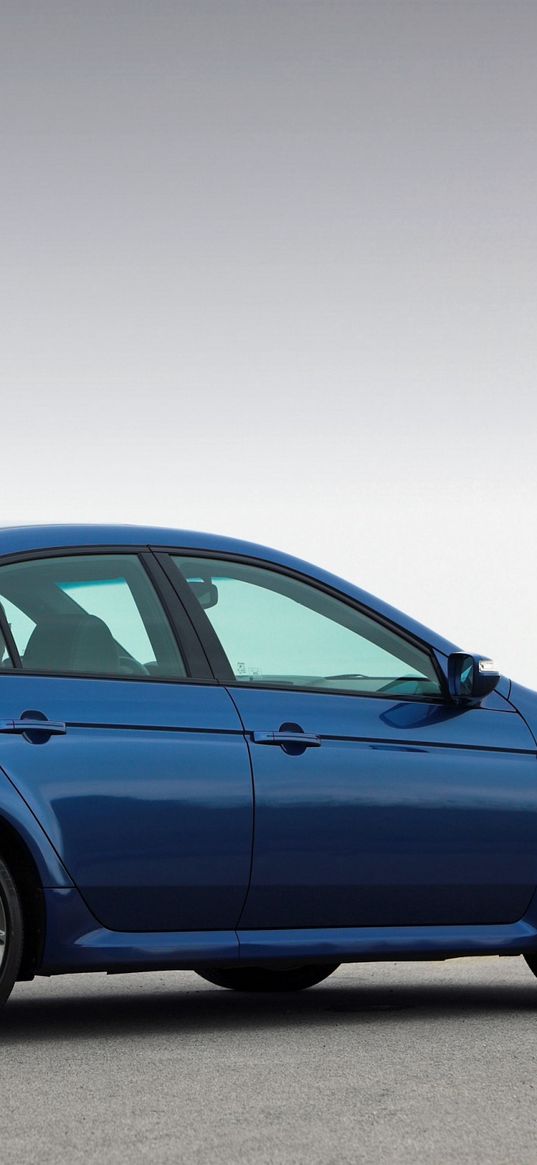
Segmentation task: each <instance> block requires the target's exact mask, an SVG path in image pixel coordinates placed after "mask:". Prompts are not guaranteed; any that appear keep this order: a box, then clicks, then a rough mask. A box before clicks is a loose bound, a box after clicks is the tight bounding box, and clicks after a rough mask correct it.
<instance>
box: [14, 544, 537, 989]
mask: <svg viewBox="0 0 537 1165" xmlns="http://www.w3.org/2000/svg"><path fill="white" fill-rule="evenodd" d="M106 547H114V548H117V547H124V548H129V547H136V548H150V547H153V548H161V549H165V548H169V549H192V550H196V551H200V550H205V551H207V552H208V553H211V554H218V553H226V554H232V555H233V554H235V555H240V556H247V557H249V558H253V559H258V560H260V561H265V562H270V563H272V564H274V565H275V566H282V567H285V568H288V569H291V570H294V571H298V572H299V573H300V574H302V575H304V576H305V577H309V578H311V579H312V580H313V581H315V582H316V583H317V584H319V585H321V586H328V587H330V588H332V589H334V590H336V591H338V592H339V593H340V595H341V596H343V597H345V596H347V597H348V598H349V599H350V600H354V601H358V602H360V603H361V604H362V605H363V606H365V607H367V608H368V609H369V610H370V611H371V612H372V613H373V615H375V614H376V615H378V616H379V617H380V618H382V619H385V620H386V619H387V620H389V621H390V622H392V623H393V624H394V625H396V626H397V627H399V628H400V629H401V630H402V631H403V632H404V633H406V634H407V635H409V636H413V637H415V638H417V639H419V640H420V641H422V642H423V643H425V644H427V645H428V646H429V648H430V650H431V651H432V652H433V653H434V655H435V658H436V660H437V663H438V665H439V667H440V669H441V671H442V672H443V673H444V675H445V674H446V670H447V658H448V655H449V654H450V653H451V652H452V651H455V650H457V646H456V645H455V644H453V643H451V642H450V641H449V640H447V639H444V638H443V637H442V636H440V635H438V634H437V633H436V632H434V631H430V630H429V629H428V628H426V627H424V626H423V625H422V624H421V623H419V622H417V621H416V620H414V619H412V618H410V617H409V616H407V615H404V614H403V613H402V612H400V611H397V610H395V609H394V608H393V607H391V606H389V605H388V604H386V603H383V602H382V601H381V600H379V599H376V598H375V597H374V596H372V595H370V594H368V593H367V592H365V591H363V590H361V589H360V588H358V587H355V586H353V585H352V584H350V583H347V582H345V581H344V580H342V579H339V578H337V577H336V576H334V575H331V574H329V573H328V572H326V571H324V570H320V569H318V568H316V567H312V566H311V565H310V564H308V563H304V562H302V561H301V560H299V559H295V558H293V557H292V556H289V555H286V554H281V553H279V552H276V551H271V550H268V549H266V548H265V547H263V546H258V545H256V544H251V543H245V542H241V541H238V540H234V539H227V538H222V537H217V536H213V535H205V534H199V533H192V532H189V531H181V530H179V531H177V530H167V529H160V528H158V527H151V528H148V527H141V528H138V527H129V526H49V527H18V528H16V527H13V528H10V529H5V530H0V570H1V558H2V556H6V557H7V556H11V555H18V554H23V553H27V552H30V553H32V552H35V553H36V554H39V552H40V551H41V550H49V549H52V550H64V549H65V550H68V549H69V548H78V549H82V548H88V549H90V548H106ZM205 646H206V649H207V645H205ZM28 709H38V710H40V711H41V712H42V713H44V714H45V715H46V716H47V717H48V718H49V719H50V720H53V721H58V722H65V724H66V733H65V735H63V736H57V737H50V738H49V739H48V740H46V742H45V743H42V744H36V743H35V742H34V743H32V742H31V741H29V740H28V739H26V738H25V737H24V736H22V735H20V734H19V735H10V734H9V733H7V734H4V733H0V827H1V823H2V820H4V821H5V822H6V823H7V824H8V825H9V826H10V827H11V828H12V829H14V830H15V831H17V832H18V834H19V835H20V838H21V840H22V841H23V842H24V844H25V845H26V846H27V848H28V850H29V851H30V853H31V854H32V857H33V859H34V861H35V864H36V867H37V871H38V875H39V880H40V884H41V887H42V888H43V896H44V902H45V912H46V936H45V944H44V949H43V952H42V955H41V960H40V963H39V967H38V970H40V971H41V972H42V973H45V974H49V973H60V972H63V971H85V970H97V969H100V970H103V969H104V970H110V971H115V970H128V969H132V970H134V969H144V968H145V969H155V968H166V967H169V968H179V967H195V966H202V965H211V964H214V965H225V964H231V965H232V964H234V963H238V962H239V961H242V962H243V963H252V962H253V963H255V962H256V961H260V960H262V961H265V960H269V961H270V960H272V959H275V960H278V959H281V960H282V961H285V960H290V959H291V960H293V961H300V960H302V959H303V960H304V961H307V962H311V961H319V962H323V961H325V962H331V961H352V960H361V959H383V958H428V957H429V958H434V957H448V956H449V955H462V954H490V953H503V954H517V953H520V952H537V896H536V888H537V693H535V692H532V691H529V690H528V689H524V688H522V687H520V686H519V685H517V684H511V682H510V681H509V680H508V679H506V678H505V677H502V679H501V680H500V683H499V684H498V686H497V689H496V691H494V692H493V693H492V694H491V695H489V696H488V697H487V698H486V699H485V700H483V701H482V703H481V705H480V706H479V707H474V708H468V707H467V708H461V707H460V706H456V705H454V704H453V703H450V702H449V701H448V699H447V698H446V700H445V701H442V700H438V699H436V700H427V699H426V698H424V699H421V700H420V699H406V700H402V699H397V698H394V696H389V697H388V696H386V697H380V696H371V697H369V696H357V695H350V694H349V695H340V694H336V693H331V692H319V693H317V692H307V691H299V690H294V691H293V690H292V689H289V688H288V689H281V690H278V689H276V688H272V689H267V688H263V687H259V688H255V687H254V686H253V685H252V686H248V687H246V686H242V685H241V684H235V685H230V686H229V689H226V688H225V687H224V686H223V685H221V684H218V683H216V682H214V683H210V682H201V677H200V678H199V680H198V682H195V681H192V682H187V681H177V682H158V681H155V680H154V679H153V680H151V681H150V682H149V681H148V682H145V681H144V680H143V678H138V677H137V678H136V680H131V681H129V680H121V679H99V678H93V679H92V678H76V677H71V678H65V677H60V676H45V675H31V674H29V673H26V674H25V673H24V672H19V673H18V674H17V672H16V671H9V670H4V671H1V672H0V721H10V720H17V719H19V718H20V717H21V715H22V713H23V712H24V711H26V710H28ZM287 723H294V724H298V725H300V727H301V728H302V729H303V730H304V732H305V733H310V734H312V736H318V737H319V738H320V741H321V743H320V746H319V747H315V748H311V749H307V750H306V751H304V752H302V753H299V754H298V755H296V754H295V755H289V754H288V753H286V752H285V751H284V750H283V749H282V748H281V747H266V746H265V745H262V744H257V743H255V742H254V737H253V734H254V733H259V732H265V733H271V732H275V731H278V730H279V729H280V728H281V726H282V724H287Z"/></svg>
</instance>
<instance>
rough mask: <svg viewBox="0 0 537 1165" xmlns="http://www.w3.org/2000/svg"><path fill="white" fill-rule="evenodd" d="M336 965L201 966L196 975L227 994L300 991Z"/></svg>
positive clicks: (316, 981)
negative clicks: (228, 991) (225, 990)
mask: <svg viewBox="0 0 537 1165" xmlns="http://www.w3.org/2000/svg"><path fill="white" fill-rule="evenodd" d="M338 967H339V963H325V964H324V965H321V964H319V965H317V966H316V965H311V964H304V965H303V966H301V967H280V968H272V967H204V968H203V971H200V970H196V974H197V975H199V976H200V977H201V978H202V979H206V980H207V982H208V983H214V984H215V985H216V987H228V988H229V989H230V991H304V989H305V988H306V987H314V986H315V984H316V983H322V981H323V979H327V978H328V976H329V975H332V973H333V972H334V971H337V968H338Z"/></svg>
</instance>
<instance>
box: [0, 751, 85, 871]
mask: <svg viewBox="0 0 537 1165" xmlns="http://www.w3.org/2000/svg"><path fill="white" fill-rule="evenodd" d="M2 819H3V820H4V821H6V822H7V823H8V824H9V825H10V826H11V827H12V829H14V830H15V831H16V833H18V835H19V837H20V838H21V840H22V841H23V842H24V843H25V845H26V847H27V849H28V850H29V851H30V853H31V855H32V857H33V859H34V862H35V864H36V867H37V871H38V874H39V877H40V880H41V885H42V886H43V888H45V889H46V888H48V887H51V888H57V887H63V886H72V885H73V882H72V880H71V878H70V877H69V874H68V873H67V870H66V869H65V867H64V865H63V864H62V862H61V860H60V858H59V857H58V854H57V853H56V850H55V849H54V846H53V845H52V844H51V842H50V841H49V839H48V837H47V835H46V833H45V832H44V830H43V829H42V828H41V826H40V824H39V822H38V820H37V818H36V817H34V814H33V813H32V811H31V809H29V808H28V805H27V804H26V801H25V800H24V798H23V797H21V795H20V793H19V792H18V791H17V789H16V788H15V786H14V785H12V783H11V781H10V779H9V777H8V776H7V774H6V773H5V772H4V770H3V769H2V768H0V822H1V820H2Z"/></svg>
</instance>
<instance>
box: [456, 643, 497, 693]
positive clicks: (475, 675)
mask: <svg viewBox="0 0 537 1165" xmlns="http://www.w3.org/2000/svg"><path fill="white" fill-rule="evenodd" d="M499 678H500V673H499V671H497V669H496V664H494V663H493V662H492V660H491V659H487V658H486V657H485V656H483V655H465V653H464V652H463V651H454V652H453V653H452V654H451V655H450V656H449V658H448V687H449V694H450V696H451V699H452V700H454V701H455V703H456V704H479V703H480V702H481V700H483V699H484V698H485V696H488V695H489V693H490V692H493V691H494V689H495V687H496V685H497V683H498V680H499Z"/></svg>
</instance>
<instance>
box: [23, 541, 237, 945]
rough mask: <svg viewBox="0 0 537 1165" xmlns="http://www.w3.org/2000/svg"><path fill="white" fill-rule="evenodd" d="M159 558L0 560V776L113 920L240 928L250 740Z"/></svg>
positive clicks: (66, 555) (88, 555)
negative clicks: (155, 560)
mask: <svg viewBox="0 0 537 1165" xmlns="http://www.w3.org/2000/svg"><path fill="white" fill-rule="evenodd" d="M151 562H152V560H151V556H150V555H148V554H145V555H138V554H136V553H133V552H130V553H127V552H123V553H121V552H119V551H118V552H114V553H112V552H107V553H97V552H87V551H86V552H84V553H75V552H73V551H64V552H63V553H61V554H58V553H55V554H54V555H51V554H49V555H46V554H45V555H41V556H38V555H34V556H33V557H30V558H29V557H28V556H27V557H26V558H25V559H23V560H17V561H11V562H9V563H5V562H4V563H3V564H0V604H1V606H0V629H2V631H3V638H4V641H5V649H4V653H3V658H2V662H1V665H0V769H1V770H2V772H0V780H9V781H11V782H12V784H13V785H14V786H15V787H16V788H17V789H18V791H19V793H20V794H21V796H22V797H23V798H24V800H25V801H26V803H27V804H28V805H29V806H30V809H31V810H32V812H33V813H34V814H35V816H36V817H37V818H38V820H39V821H40V823H41V825H42V826H43V828H44V829H45V831H46V833H47V834H48V837H49V838H50V840H51V842H52V843H53V845H54V846H55V848H56V850H57V852H58V854H59V855H60V857H61V859H62V861H63V863H64V865H65V867H66V868H67V871H68V873H69V874H70V876H71V878H72V879H73V881H74V883H75V884H76V886H77V887H78V888H79V890H80V892H81V893H82V895H83V896H84V899H85V900H86V903H87V905H88V906H89V908H90V910H91V911H92V912H93V913H94V915H95V917H96V918H97V919H98V920H99V921H100V922H101V923H102V924H103V925H105V926H107V927H110V928H113V929H118V930H132V931H144V930H145V931H151V930H190V929H197V930H210V929H228V928H233V927H234V926H235V924H236V923H237V920H238V918H239V915H240V912H241V908H242V906H243V903H244V899H245V895H246V891H247V887H248V878H249V871H250V859H251V842H252V787H251V773H250V764H249V759H248V752H247V748H246V744H245V742H244V735H243V731H242V726H241V722H240V718H239V716H238V713H237V711H236V709H235V706H234V704H233V702H232V700H231V699H230V697H229V695H228V693H227V692H226V690H225V689H224V688H223V687H221V686H219V685H218V684H216V683H215V681H214V679H213V677H212V675H211V672H210V669H209V667H208V664H207V661H206V659H205V657H204V655H203V652H202V650H201V648H200V645H199V642H198V641H197V638H196V636H195V633H194V632H193V630H192V627H191V625H190V622H189V620H188V618H187V617H186V615H185V613H184V611H182V609H181V607H180V604H179V603H178V600H177V597H176V596H175V595H174V593H173V590H172V588H171V587H169V584H168V583H167V582H166V579H165V578H163V577H159V572H158V567H157V565H156V564H154V566H153V567H151ZM155 572H157V573H155ZM165 611H167V612H168V614H169V615H170V616H171V617H172V621H173V623H174V625H175V628H176V631H175V633H174V632H173V631H172V627H171V623H170V620H169V619H168V617H167V614H166V613H165ZM177 628H178V629H179V638H178V635H177ZM0 638H1V637H0ZM0 654H1V653H0Z"/></svg>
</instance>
